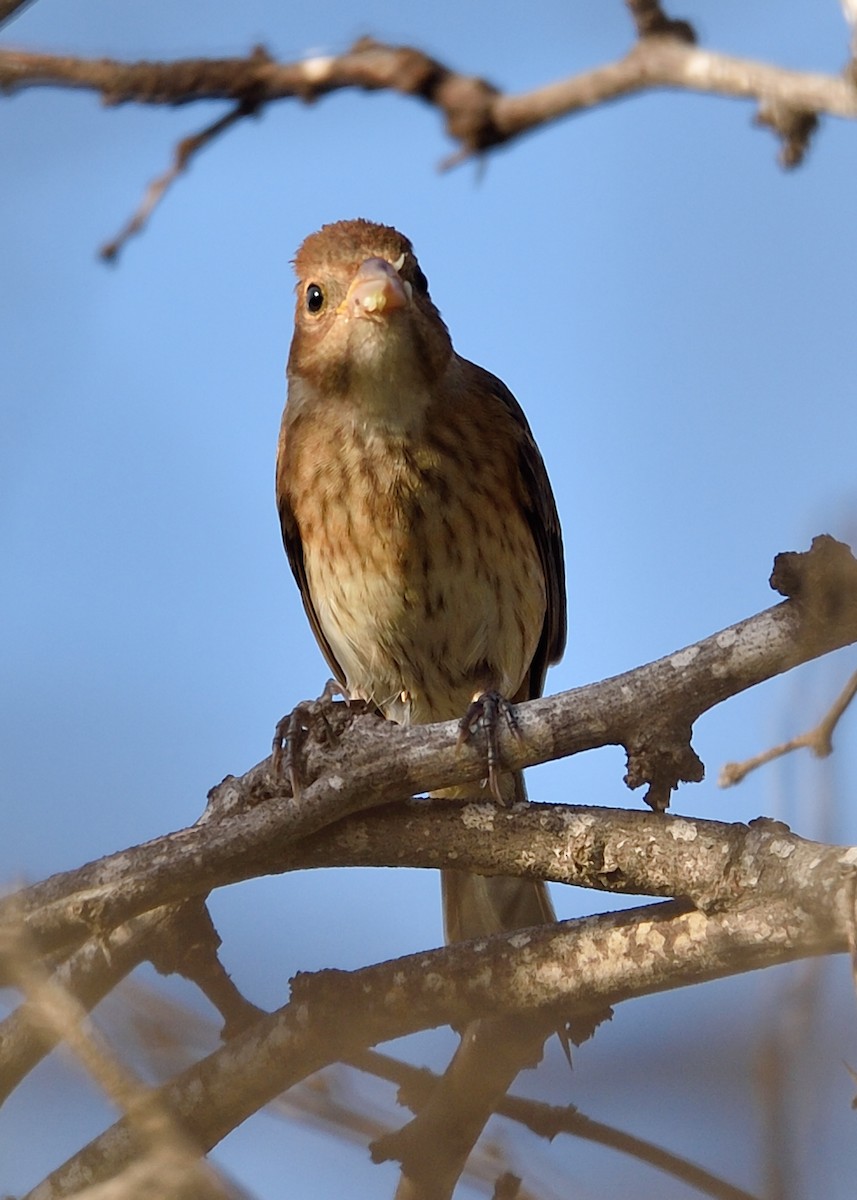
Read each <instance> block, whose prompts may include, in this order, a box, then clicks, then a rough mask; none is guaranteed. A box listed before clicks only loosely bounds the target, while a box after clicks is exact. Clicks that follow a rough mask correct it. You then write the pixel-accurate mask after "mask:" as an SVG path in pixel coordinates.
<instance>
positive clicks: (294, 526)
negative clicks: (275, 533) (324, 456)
mask: <svg viewBox="0 0 857 1200" xmlns="http://www.w3.org/2000/svg"><path fill="white" fill-rule="evenodd" d="M282 467H283V447H282V443H281V447H280V453H279V454H278V456H277V509H278V511H279V514H280V529H281V530H282V534H283V545H284V546H285V548H286V556H287V558H288V560H289V566H290V567H291V568H292V574H293V575H294V577H295V582H296V583H297V585H298V589H299V591H300V594H301V600H302V601H303V605H304V611H305V612H306V615H307V619H308V620H309V623H310V626H311V628H312V631H313V633H314V634H315V640H316V641H317V642H318V645H319V649H320V650H321V652H322V654H323V655H324V657H325V659H326V660H327V665H328V666H329V667H330V669H331V671H332V672H333V674H334V675H335V676H336V679H337V680H338V682H339V683H341V684H342V685H343V686H345V672H344V671H343V670H342V667H340V665H339V663H338V662H337V661H336V656H335V655H334V653H333V651H332V650H331V648H330V642H329V641H328V640H327V638H326V637H325V635H324V630H323V629H322V627H321V622H320V621H319V619H318V613H317V612H316V611H315V605H314V604H313V602H312V595H311V594H310V590H309V582H308V580H307V575H306V564H305V563H304V548H303V543H302V541H301V535H300V530H299V529H298V523H297V521H296V520H295V514H294V513H293V511H292V505H291V501H290V500H289V495H288V489H287V488H286V484H285V479H284V472H283V470H282Z"/></svg>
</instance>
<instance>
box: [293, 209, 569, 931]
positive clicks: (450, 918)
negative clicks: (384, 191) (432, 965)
mask: <svg viewBox="0 0 857 1200" xmlns="http://www.w3.org/2000/svg"><path fill="white" fill-rule="evenodd" d="M295 268H296V272H297V276H298V285H297V289H296V290H297V306H296V311H295V331H294V338H293V340H292V346H291V352H290V354H289V364H288V402H287V404H286V409H285V412H284V414H283V421H282V427H281V431H280V443H279V452H278V458H277V501H278V505H279V511H280V520H281V524H282V531H283V541H284V543H285V547H286V552H287V554H288V558H289V563H290V564H291V568H292V571H293V572H294V576H295V579H296V580H297V583H298V587H299V588H300V592H301V597H302V599H303V603H304V608H305V609H306V613H307V616H308V617H309V621H310V625H311V626H312V629H313V632H314V634H315V636H316V639H317V641H318V644H319V646H320V647H321V650H322V653H323V654H324V656H325V658H326V659H327V662H328V664H329V666H330V668H331V670H332V671H333V673H334V675H335V676H336V678H337V680H338V681H339V682H340V684H341V685H342V687H343V688H344V689H345V690H346V691H347V693H348V695H349V696H350V697H352V698H361V699H364V700H367V701H369V702H371V703H372V704H374V705H376V706H377V707H378V708H379V709H380V710H381V712H383V713H384V714H385V715H386V716H387V717H388V718H390V719H391V720H393V721H397V722H400V723H402V724H407V723H409V722H415V723H425V722H429V721H446V720H451V719H454V718H456V717H462V716H463V715H464V714H465V713H466V712H467V711H468V709H469V706H470V705H471V703H472V702H473V701H474V700H475V699H477V698H479V697H481V696H483V695H484V694H486V693H488V694H492V693H499V694H500V695H501V696H503V697H506V698H508V699H509V700H510V701H512V702H516V701H522V700H528V699H530V698H532V697H534V696H539V695H541V691H542V687H543V685H544V679H545V673H546V671H547V668H548V666H549V664H551V663H554V662H556V661H557V660H558V659H559V658H560V656H561V655H562V652H563V649H564V647H565V636H566V617H565V612H566V600H565V576H564V569H563V551H562V539H561V534H560V527H559V519H558V516H557V511H556V504H555V502H554V497H553V493H552V491H551V487H550V483H549V482H548V477H547V472H546V471H545V466H544V463H543V461H542V458H541V455H540V454H539V450H538V447H537V446H536V443H535V440H534V438H533V435H532V432H531V431H530V427H529V425H528V424H527V420H526V417H525V416H524V413H523V411H522V410H521V407H520V405H519V404H518V402H517V401H516V400H515V398H514V396H513V395H512V393H511V392H510V391H509V389H508V388H507V387H506V386H505V384H503V383H502V382H501V381H500V380H499V379H497V378H496V376H494V375H491V374H489V372H488V371H485V370H483V369H482V368H481V367H478V366H476V365H475V364H474V363H471V362H468V361H467V359H465V358H461V357H460V356H459V355H458V354H456V352H455V351H454V349H453V347H452V342H451V340H450V336H449V333H448V331H447V328H446V326H445V325H444V323H443V321H442V319H441V317H440V313H439V312H438V310H437V309H436V308H435V306H434V304H433V303H432V300H431V297H430V296H429V291H428V284H427V282H426V277H425V275H424V274H423V272H422V271H421V270H420V266H419V263H418V262H417V260H416V257H415V256H414V252H413V248H412V246H411V243H410V242H409V241H408V239H407V238H406V237H404V236H403V235H402V234H401V233H399V232H397V230H395V229H392V228H390V227H389V226H386V225H376V224H373V223H371V222H369V221H364V220H356V221H340V222H338V223H336V224H334V225H325V226H324V227H323V228H322V229H321V230H320V231H319V232H318V233H314V234H312V235H311V236H310V237H308V238H307V239H306V241H305V242H304V243H303V245H302V246H301V248H300V250H299V251H298V253H297V256H296V258H295ZM499 793H500V795H501V798H502V799H503V801H504V802H506V803H512V802H514V801H516V800H523V799H524V798H525V792H524V786H523V779H522V777H521V775H520V773H516V774H505V775H501V776H500V778H499ZM480 794H482V793H480V792H479V789H478V787H474V785H470V787H469V788H458V789H450V790H448V791H446V792H444V793H443V795H445V796H455V797H460V796H470V797H471V798H473V797H474V796H479V795H480ZM443 892H444V918H445V931H446V937H447V940H448V941H457V940H461V939H465V938H472V937H478V936H483V935H486V934H490V933H496V932H499V931H502V930H510V929H516V928H521V927H523V926H529V925H534V924H537V923H540V922H543V921H553V920H554V919H555V916H554V912H553V908H552V906H551V903H550V900H549V898H548V895H547V891H546V889H545V886H544V884H542V883H540V882H534V881H530V880H521V879H512V878H504V877H490V878H488V877H482V876H475V875H467V874H465V873H463V872H457V871H444V872H443Z"/></svg>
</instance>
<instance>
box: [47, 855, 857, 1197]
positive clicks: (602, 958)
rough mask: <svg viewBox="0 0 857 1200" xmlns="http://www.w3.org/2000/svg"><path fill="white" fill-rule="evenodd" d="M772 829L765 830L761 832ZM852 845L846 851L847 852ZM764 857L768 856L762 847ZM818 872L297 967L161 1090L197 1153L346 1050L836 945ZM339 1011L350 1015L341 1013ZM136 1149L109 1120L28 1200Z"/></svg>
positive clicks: (837, 901) (845, 871)
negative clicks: (245, 1022)
mask: <svg viewBox="0 0 857 1200" xmlns="http://www.w3.org/2000/svg"><path fill="white" fill-rule="evenodd" d="M766 836H770V837H771V838H772V840H773V835H766ZM849 854H850V858H849ZM772 857H776V854H774V855H772ZM851 859H853V852H847V851H846V852H843V857H842V875H841V877H840V883H839V885H838V886H833V885H832V883H831V877H830V874H829V872H828V873H827V874H826V875H825V877H824V883H823V884H822V882H821V878H820V877H819V879H818V887H817V889H813V888H811V887H810V888H809V889H808V890H807V891H804V892H799V891H798V892H796V893H795V894H797V895H800V898H801V906H800V907H799V908H796V907H795V905H794V903H793V901H791V900H790V899H788V898H786V897H785V896H783V895H782V894H780V895H779V896H776V897H774V898H771V899H769V900H766V901H765V902H764V903H758V904H753V903H748V904H747V905H745V906H743V907H741V908H740V909H739V910H737V911H732V912H719V913H713V914H710V915H706V914H704V913H701V912H698V911H696V910H692V911H688V910H687V908H686V906H683V905H681V904H678V903H667V904H662V905H655V906H651V905H650V906H646V907H645V908H643V909H634V910H629V911H625V912H621V913H611V914H605V915H602V916H599V917H587V918H582V919H580V920H578V921H573V922H564V923H561V924H559V925H557V926H543V927H539V928H536V929H532V930H527V931H525V932H523V931H518V932H517V933H515V934H510V935H501V936H497V937H494V938H490V939H487V940H486V941H483V942H476V943H460V944H457V945H452V946H448V947H446V948H444V949H442V950H434V951H429V952H425V953H420V954H415V955H411V956H409V957H407V958H403V959H399V960H396V961H395V962H391V963H382V964H380V965H378V966H373V967H369V968H364V969H363V970H360V971H356V972H344V971H324V972H321V973H319V974H318V975H314V976H306V975H299V976H297V977H296V978H295V980H294V981H293V987H292V999H291V1000H290V1002H289V1003H288V1004H287V1005H285V1006H284V1008H282V1009H280V1010H278V1012H276V1013H273V1014H271V1016H269V1017H265V1018H263V1019H261V1020H260V1021H258V1022H257V1023H256V1024H255V1025H254V1026H253V1027H252V1028H251V1029H250V1030H248V1031H247V1033H245V1034H243V1035H241V1036H239V1037H238V1038H236V1039H234V1040H233V1041H232V1042H230V1043H229V1044H228V1045H226V1046H224V1047H222V1048H221V1049H220V1050H217V1051H215V1053H214V1054H212V1055H210V1056H209V1057H208V1058H207V1059H205V1060H204V1061H203V1062H201V1063H199V1064H198V1065H197V1066H196V1067H193V1068H191V1069H190V1070H188V1071H186V1072H185V1073H184V1074H183V1075H182V1076H180V1077H179V1078H178V1079H177V1080H176V1081H175V1082H174V1083H172V1084H169V1085H167V1086H166V1087H165V1088H163V1089H161V1093H162V1095H163V1098H164V1102H165V1103H166V1105H167V1107H168V1108H169V1110H170V1111H171V1112H174V1113H175V1114H176V1115H177V1116H178V1118H179V1119H180V1121H181V1123H182V1127H183V1128H184V1129H186V1130H187V1132H188V1135H189V1136H190V1137H191V1138H193V1139H194V1140H195V1141H196V1142H198V1143H199V1144H200V1145H201V1146H203V1147H205V1148H206V1149H208V1148H210V1147H211V1146H213V1145H214V1144H216V1143H217V1142H218V1141H219V1140H220V1139H221V1138H222V1137H224V1136H225V1135H226V1133H228V1132H229V1131H230V1130H231V1129H233V1128H235V1127H236V1126H237V1125H239V1124H240V1123H241V1122H242V1121H243V1120H245V1119H246V1118H247V1117H248V1116H249V1115H250V1114H251V1113H252V1112H255V1111H257V1110H258V1109H259V1108H260V1107H262V1106H263V1105H264V1104H266V1103H268V1102H269V1101H270V1100H271V1099H272V1098H273V1097H274V1096H275V1095H277V1094H279V1093H280V1092H281V1091H284V1090H285V1089H286V1088H288V1087H291V1086H292V1085H293V1084H294V1083H296V1082H298V1081H299V1080H300V1079H303V1078H306V1076H307V1075H309V1074H311V1073H313V1072H315V1071H317V1070H319V1069H320V1068H321V1067H322V1066H325V1065H327V1064H329V1063H330V1062H333V1061H338V1060H341V1059H343V1058H348V1057H350V1056H352V1055H353V1054H354V1053H355V1052H356V1051H357V1050H358V1049H360V1048H362V1047H364V1046H367V1045H373V1044H375V1043H377V1042H378V1041H386V1040H390V1039H393V1038H397V1037H402V1036H405V1035H406V1034H408V1033H414V1032H416V1031H418V1030H420V1029H425V1028H429V1027H433V1026H436V1025H438V1024H448V1023H451V1024H456V1025H466V1024H467V1023H469V1022H471V1021H474V1020H476V1019H477V1018H478V1017H480V1016H484V1015H503V1014H507V1015H509V1014H513V1013H516V1012H517V1013H531V1012H538V1011H543V1012H545V1013H547V1012H557V1011H559V1012H563V1013H569V1012H574V1011H589V1010H590V1009H591V1008H592V1007H593V1006H595V1007H599V1008H600V1007H603V1006H604V1005H609V1004H616V1003H619V1002H620V1001H622V1000H625V999H630V998H631V997H633V996H642V995H649V994H652V993H655V992H660V991H664V990H667V989H671V988H675V987H678V986H689V985H691V984H694V983H700V982H703V981H704V980H709V979H715V978H720V977H722V976H724V975H727V974H734V973H735V972H736V971H748V970H754V969H757V968H760V967H765V966H770V965H773V964H775V963H778V962H787V961H791V960H793V959H794V958H796V957H802V956H806V955H811V954H819V953H830V952H835V951H841V950H844V949H845V947H846V945H847V938H848V933H847V928H846V925H847V920H848V917H847V914H846V907H847V906H846V904H845V902H844V899H843V896H844V891H845V889H846V886H847V885H848V881H849V880H850V878H851V874H852V873H853V866H852V865H851ZM344 1011H347V1012H348V1014H349V1019H348V1021H343V1020H342V1013H343V1012H344ZM134 1153H135V1150H134V1145H133V1142H132V1140H131V1138H130V1136H129V1129H128V1125H127V1123H126V1122H119V1123H118V1124H117V1125H114V1126H113V1127H112V1128H111V1129H109V1130H107V1131H106V1132H105V1133H104V1134H103V1135H101V1136H100V1137H98V1138H97V1139H96V1140H95V1141H94V1142H92V1143H90V1145H89V1146H88V1147H86V1148H85V1149H84V1150H82V1151H81V1152H80V1153H79V1154H77V1155H75V1156H74V1158H72V1159H70V1160H69V1161H68V1162H67V1163H66V1164H65V1165H64V1166H63V1167H60V1168H59V1169H58V1170H57V1171H55V1172H54V1173H53V1174H52V1175H51V1176H50V1178H49V1179H48V1180H46V1181H45V1182H44V1183H43V1184H41V1185H40V1187H39V1188H38V1190H37V1192H36V1193H32V1194H31V1196H30V1197H29V1200H55V1198H57V1197H60V1196H66V1195H69V1194H70V1193H71V1192H72V1191H73V1190H74V1189H75V1187H76V1182H75V1181H76V1180H79V1178H80V1172H81V1171H85V1172H87V1173H89V1174H91V1175H92V1177H93V1178H94V1179H106V1178H109V1177H110V1176H112V1175H114V1174H116V1173H117V1172H118V1171H120V1170H122V1169H124V1168H125V1166H126V1165H127V1163H128V1162H129V1161H130V1160H131V1158H133V1156H134Z"/></svg>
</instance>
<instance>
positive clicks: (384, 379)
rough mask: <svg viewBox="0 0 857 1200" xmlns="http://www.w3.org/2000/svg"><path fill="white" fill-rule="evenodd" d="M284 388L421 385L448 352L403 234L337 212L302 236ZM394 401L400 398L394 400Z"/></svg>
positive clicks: (386, 390) (360, 390)
mask: <svg viewBox="0 0 857 1200" xmlns="http://www.w3.org/2000/svg"><path fill="white" fill-rule="evenodd" d="M295 270H296V272H297V276H298V284H297V288H296V293H297V304H296V308H295V332H294V337H293V339H292V347H291V351H290V354H289V368H288V371H289V382H290V387H291V386H292V385H294V384H296V383H298V384H300V385H303V386H309V387H311V388H312V389H313V390H314V391H319V392H321V393H323V394H324V395H326V396H331V397H332V396H334V395H349V394H353V395H355V396H359V397H363V398H367V397H373V396H374V397H375V398H376V400H378V401H379V402H380V403H381V404H382V405H383V402H384V396H385V395H387V394H389V395H390V401H391V402H393V394H394V393H395V394H396V395H397V396H399V397H401V395H402V393H403V392H412V393H420V392H427V391H428V390H429V389H430V388H431V387H432V385H433V384H434V383H435V382H436V381H437V380H438V379H439V378H440V376H441V375H442V373H443V372H444V370H445V369H446V367H447V365H448V363H449V360H450V358H451V357H452V353H453V351H452V343H451V341H450V337H449V333H448V332H447V329H446V326H445V325H444V323H443V321H442V320H441V317H440V314H439V312H438V311H437V309H436V308H435V306H434V304H433V303H432V301H431V297H430V296H429V292H428V283H427V281H426V277H425V275H424V274H423V272H422V270H421V269H420V265H419V263H418V262H417V259H416V256H415V255H414V251H413V247H412V246H411V243H410V242H409V241H408V239H407V238H406V237H404V236H403V235H402V234H401V233H399V232H398V231H397V230H396V229H393V228H391V227H390V226H388V225H376V224H373V223H372V222H371V221H363V220H356V221H339V222H337V223H336V224H333V225H325V226H323V228H322V229H320V230H319V232H318V233H313V234H311V235H310V237H308V238H307V239H306V241H305V242H304V243H303V245H302V246H301V248H300V249H299V250H298V253H297V255H296V257H295ZM398 402H400V401H398Z"/></svg>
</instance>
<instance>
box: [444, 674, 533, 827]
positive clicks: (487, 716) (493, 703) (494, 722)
mask: <svg viewBox="0 0 857 1200" xmlns="http://www.w3.org/2000/svg"><path fill="white" fill-rule="evenodd" d="M501 717H503V718H504V719H505V721H506V727H507V728H508V730H509V732H510V733H511V734H512V736H513V737H514V738H516V739H517V740H518V741H519V742H520V741H522V740H523V739H522V737H521V730H520V728H519V726H518V718H517V717H516V716H515V708H514V705H512V704H511V703H510V702H509V701H508V700H507V699H506V697H505V696H501V695H500V693H499V692H483V693H482V695H481V696H477V697H476V698H475V700H472V701H471V703H470V704H469V706H468V709H467V712H466V713H465V714H464V716H463V717H462V718H461V720H460V722H459V725H458V745H459V746H461V745H463V744H464V743H465V742H468V741H470V739H471V737H472V736H473V734H474V733H475V732H476V730H477V729H479V728H482V729H484V731H485V745H486V751H485V753H486V759H487V765H488V786H489V788H490V789H491V794H492V796H493V797H494V799H495V800H496V801H497V803H498V804H502V805H506V804H507V803H508V801H507V799H506V798H505V797H504V796H503V794H502V791H501V788H500V773H501V772H500V766H501V764H500V736H499V728H500V718H501Z"/></svg>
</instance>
